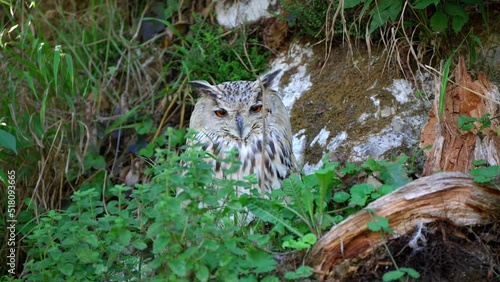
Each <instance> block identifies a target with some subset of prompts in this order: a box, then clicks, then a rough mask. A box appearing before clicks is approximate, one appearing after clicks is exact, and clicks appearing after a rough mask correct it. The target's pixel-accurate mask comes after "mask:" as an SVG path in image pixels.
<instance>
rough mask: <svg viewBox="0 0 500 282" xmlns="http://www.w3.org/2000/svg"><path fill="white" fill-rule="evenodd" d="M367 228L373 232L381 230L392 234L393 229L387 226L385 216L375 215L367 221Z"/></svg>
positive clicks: (387, 222)
mask: <svg viewBox="0 0 500 282" xmlns="http://www.w3.org/2000/svg"><path fill="white" fill-rule="evenodd" d="M367 226H368V229H370V230H371V231H374V232H379V231H383V232H385V233H389V234H392V233H394V231H393V230H392V229H391V227H390V226H389V221H388V220H387V218H385V217H381V216H376V217H375V218H374V219H373V220H372V221H370V222H368V223H367Z"/></svg>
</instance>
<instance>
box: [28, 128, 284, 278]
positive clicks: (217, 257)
mask: <svg viewBox="0 0 500 282" xmlns="http://www.w3.org/2000/svg"><path fill="white" fill-rule="evenodd" d="M169 132H170V133H171V134H172V136H174V135H175V134H176V131H173V130H170V131H169ZM173 145H176V144H173ZM155 155H156V157H157V158H159V165H158V166H155V167H154V174H155V176H154V177H153V179H152V182H151V183H149V184H147V185H139V184H137V185H136V188H135V189H131V188H130V187H126V186H123V185H115V186H113V187H111V188H110V189H109V192H110V195H109V196H108V197H106V198H105V199H107V200H105V201H103V195H101V193H100V191H101V189H100V188H97V187H92V188H89V189H80V190H79V191H76V192H75V193H74V194H73V196H72V200H73V204H71V205H70V207H69V208H68V209H67V210H64V211H54V210H51V211H49V212H47V213H46V214H45V215H43V216H41V217H40V218H39V219H38V221H39V223H38V224H37V225H36V226H34V227H33V229H24V230H25V232H27V233H26V236H27V237H26V238H27V239H26V240H25V243H26V244H27V245H28V246H31V248H30V251H29V253H28V255H29V257H30V259H29V261H28V263H27V264H26V265H25V271H24V273H25V276H24V278H25V281H44V280H48V279H50V280H55V281H63V280H64V281H82V280H86V281H102V280H103V279H104V280H130V279H132V278H133V279H142V280H149V279H151V278H153V277H154V278H155V279H161V280H168V281H173V280H175V281H208V280H213V277H216V278H217V280H218V281H237V280H238V279H241V280H242V281H245V279H250V280H252V281H255V280H256V279H257V277H267V279H269V281H272V280H271V279H272V278H273V276H272V275H269V274H266V273H269V272H270V271H272V270H274V269H275V267H276V265H277V263H276V261H275V260H274V258H273V256H272V255H271V254H270V253H268V252H266V251H264V250H263V247H265V245H266V244H267V243H268V242H269V239H270V238H271V237H272V234H266V235H253V236H250V237H249V238H247V237H246V236H244V235H245V234H248V230H247V228H248V227H246V226H245V225H244V224H243V225H242V224H237V222H238V220H239V219H240V218H241V215H245V211H244V210H243V207H242V205H241V203H240V201H239V199H238V198H237V197H236V196H235V195H234V191H233V190H234V189H233V187H234V185H238V186H240V187H244V188H248V189H252V188H253V184H255V182H254V183H251V182H247V181H235V180H214V179H213V172H212V168H211V167H210V166H209V165H208V164H207V163H205V161H204V160H203V158H204V157H207V156H206V155H205V154H204V153H203V152H200V151H198V150H186V151H185V152H184V153H182V154H180V155H177V154H176V153H175V152H174V151H171V150H168V149H157V150H156V153H155ZM225 161H232V160H230V159H228V160H225ZM181 163H182V164H185V165H182V164H181ZM178 187H182V188H183V189H182V191H179V192H178V193H177V194H178V196H177V197H175V196H174V195H175V194H176V190H177V189H178ZM217 187H220V189H218V188H217ZM95 188H97V189H95ZM127 195H129V196H127ZM200 203H203V204H200ZM243 222H245V221H243ZM228 234H231V235H232V236H228ZM250 240H252V241H250ZM153 272H154V274H153ZM153 275H154V276H153Z"/></svg>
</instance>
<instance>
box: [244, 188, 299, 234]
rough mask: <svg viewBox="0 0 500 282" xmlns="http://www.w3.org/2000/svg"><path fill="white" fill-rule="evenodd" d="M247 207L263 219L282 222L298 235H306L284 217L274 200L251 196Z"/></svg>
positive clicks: (274, 222)
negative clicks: (275, 205)
mask: <svg viewBox="0 0 500 282" xmlns="http://www.w3.org/2000/svg"><path fill="white" fill-rule="evenodd" d="M283 182H284V181H283ZM246 207H247V208H248V210H249V211H250V212H251V213H253V214H255V215H256V216H257V217H258V218H260V219H261V220H263V221H266V222H270V223H273V224H276V225H278V224H282V225H283V226H285V227H286V228H287V229H288V230H290V231H291V232H293V233H295V234H296V235H297V236H299V237H303V236H304V234H302V233H301V232H300V231H299V230H297V229H296V228H295V227H293V226H292V225H291V224H289V223H288V222H287V221H286V220H285V219H283V218H282V216H281V214H279V213H278V212H277V211H276V209H275V208H274V207H273V202H271V201H269V200H266V199H258V198H249V199H248V203H247V206H246Z"/></svg>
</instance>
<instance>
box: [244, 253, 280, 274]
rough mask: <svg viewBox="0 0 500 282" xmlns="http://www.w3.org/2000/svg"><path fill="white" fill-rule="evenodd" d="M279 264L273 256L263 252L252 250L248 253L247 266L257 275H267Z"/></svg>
mask: <svg viewBox="0 0 500 282" xmlns="http://www.w3.org/2000/svg"><path fill="white" fill-rule="evenodd" d="M277 264H278V262H277V261H276V260H275V259H274V257H273V255H272V254H270V253H267V252H265V251H261V250H252V251H250V252H248V255H247V257H246V263H245V265H246V266H247V267H250V268H253V271H254V272H255V273H265V272H269V271H271V270H274V269H275V268H276V265H277Z"/></svg>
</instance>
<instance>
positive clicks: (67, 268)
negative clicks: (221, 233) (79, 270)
mask: <svg viewBox="0 0 500 282" xmlns="http://www.w3.org/2000/svg"><path fill="white" fill-rule="evenodd" d="M74 270H75V267H74V266H73V265H72V264H70V263H66V264H64V265H63V266H60V267H59V271H61V273H62V274H64V275H66V276H71V275H72V274H73V271H74Z"/></svg>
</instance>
